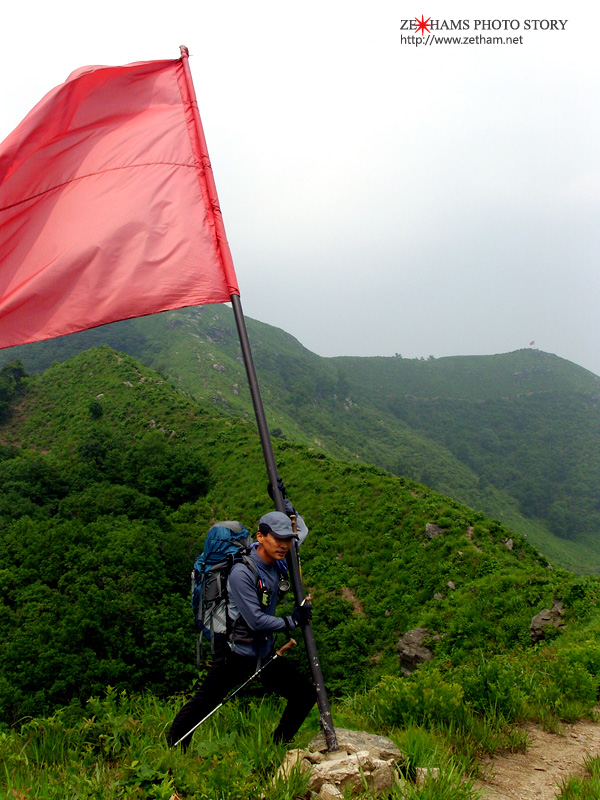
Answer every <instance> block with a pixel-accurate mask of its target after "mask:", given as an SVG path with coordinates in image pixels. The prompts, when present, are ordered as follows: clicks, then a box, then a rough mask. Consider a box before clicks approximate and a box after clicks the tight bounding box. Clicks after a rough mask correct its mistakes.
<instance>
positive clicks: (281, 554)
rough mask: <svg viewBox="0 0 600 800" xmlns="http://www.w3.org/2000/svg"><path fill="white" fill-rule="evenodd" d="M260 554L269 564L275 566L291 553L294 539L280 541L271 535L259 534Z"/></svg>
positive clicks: (257, 536)
mask: <svg viewBox="0 0 600 800" xmlns="http://www.w3.org/2000/svg"><path fill="white" fill-rule="evenodd" d="M256 538H257V539H258V545H259V546H258V554H259V556H260V557H261V558H262V559H263V561H266V562H267V564H274V563H275V562H276V561H283V559H284V558H285V557H286V556H287V554H288V553H289V552H290V547H291V546H292V539H278V538H277V537H276V536H273V534H271V533H258V534H257V535H256Z"/></svg>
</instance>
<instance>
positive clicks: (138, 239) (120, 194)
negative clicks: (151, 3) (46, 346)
mask: <svg viewBox="0 0 600 800" xmlns="http://www.w3.org/2000/svg"><path fill="white" fill-rule="evenodd" d="M185 58H186V59H187V54H186V56H185ZM205 148H206V146H205V143H204V135H203V133H202V128H201V125H200V120H199V117H198V111H197V107H196V104H195V97H194V95H193V87H192V86H191V79H190V78H189V72H188V69H187V61H186V62H185V63H184V59H178V60H174V61H149V62H142V63H138V64H129V65H127V66H123V67H84V68H82V69H80V70H77V71H76V72H74V73H73V74H72V75H71V76H70V77H69V78H68V79H67V81H66V82H65V83H64V84H62V85H61V86H58V87H57V88H56V89H53V90H52V91H51V92H49V94H47V95H46V97H45V98H44V99H43V100H42V101H41V102H40V103H38V105H37V106H36V107H35V108H34V109H33V110H32V111H31V112H30V113H29V114H28V116H27V117H26V118H25V119H24V120H23V122H22V123H21V124H20V125H19V126H18V127H17V128H16V130H15V131H13V133H12V134H11V135H10V136H9V137H8V138H7V139H6V140H5V141H4V142H3V143H2V144H1V145H0V348H2V347H10V346H12V345H15V344H23V343H25V342H32V341H38V340H40V339H48V338H51V337H53V336H60V335H62V334H66V333H73V332H75V331H79V330H84V329H86V328H92V327H95V326H97V325H103V324H104V323H107V322H114V321H116V320H120V319H128V318H130V317H139V316H143V315H145V314H153V313H155V312H158V311H165V310H168V309H173V308H181V307H183V306H190V305H197V304H202V303H221V302H227V301H228V300H229V299H230V295H231V294H239V291H238V287H237V282H236V277H235V272H234V269H233V264H232V262H231V255H230V253H229V248H228V246H227V242H226V240H225V237H224V231H223V227H222V221H221V217H220V210H219V208H218V201H217V198H216V192H215V190H214V182H213V181H212V173H211V169H210V162H209V161H208V155H207V153H206V152H205Z"/></svg>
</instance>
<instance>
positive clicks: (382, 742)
mask: <svg viewBox="0 0 600 800" xmlns="http://www.w3.org/2000/svg"><path fill="white" fill-rule="evenodd" d="M335 735H336V738H337V742H338V747H339V749H340V750H345V751H346V752H347V753H358V752H359V751H360V750H368V751H370V752H372V753H373V755H374V757H375V758H380V759H382V760H383V761H389V760H390V759H395V760H396V761H398V762H403V761H404V756H403V755H402V752H401V751H400V750H399V749H398V747H397V746H396V745H395V744H394V743H393V742H392V741H391V739H388V738H387V737H385V736H378V735H377V734H375V733H365V732H364V731H350V730H347V729H346V728H336V729H335ZM308 749H309V750H310V751H311V752H312V751H314V750H316V751H317V752H319V753H326V754H327V756H332V755H334V754H333V753H327V744H326V742H325V735H324V734H323V733H319V734H317V736H315V738H314V739H312V740H311V742H310V743H309V745H308ZM337 752H339V751H337Z"/></svg>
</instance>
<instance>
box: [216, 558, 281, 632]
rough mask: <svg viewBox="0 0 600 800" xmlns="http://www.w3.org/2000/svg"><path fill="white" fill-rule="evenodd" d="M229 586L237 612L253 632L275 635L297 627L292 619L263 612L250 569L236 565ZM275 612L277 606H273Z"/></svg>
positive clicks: (254, 579)
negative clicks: (277, 632)
mask: <svg viewBox="0 0 600 800" xmlns="http://www.w3.org/2000/svg"><path fill="white" fill-rule="evenodd" d="M227 585H228V589H229V594H230V597H231V599H232V600H233V602H234V603H235V606H236V608H237V610H238V611H239V613H240V614H241V615H242V617H243V618H244V620H245V621H246V623H247V624H248V625H249V626H250V628H251V629H252V630H253V631H265V632H273V633H275V632H276V631H286V630H289V629H290V628H294V627H295V622H294V620H293V619H292V618H291V617H289V618H286V617H276V616H274V615H273V614H268V613H266V612H265V611H263V609H262V608H261V607H260V603H259V601H258V594H257V591H256V578H255V576H254V573H252V572H251V571H250V570H249V569H248V567H246V566H244V565H243V564H236V565H235V566H234V568H233V569H232V570H231V572H230V574H229V581H228V584H227ZM276 602H277V601H276V600H275V603H276ZM274 610H275V606H274V605H273V611H274ZM286 622H287V624H286Z"/></svg>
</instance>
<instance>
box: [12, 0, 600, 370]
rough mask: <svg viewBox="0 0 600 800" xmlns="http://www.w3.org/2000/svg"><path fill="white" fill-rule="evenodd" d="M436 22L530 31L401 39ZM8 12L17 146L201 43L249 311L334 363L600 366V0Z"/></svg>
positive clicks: (215, 155)
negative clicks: (538, 352) (145, 67)
mask: <svg viewBox="0 0 600 800" xmlns="http://www.w3.org/2000/svg"><path fill="white" fill-rule="evenodd" d="M421 15H423V16H424V18H425V19H427V18H432V19H434V20H439V21H441V20H446V21H447V22H448V24H450V21H451V20H453V21H454V22H455V23H457V22H458V20H462V21H463V22H462V27H463V30H460V31H454V32H452V31H444V30H439V29H438V30H437V31H435V30H434V31H432V34H435V35H436V36H460V37H461V38H462V37H476V36H486V37H487V36H490V37H491V36H495V37H507V36H510V37H515V38H518V37H522V39H521V41H520V42H517V43H511V44H506V43H503V44H485V43H479V42H478V43H472V44H439V43H433V44H429V45H426V44H425V43H422V44H420V45H418V46H417V45H415V44H414V43H412V42H411V39H412V40H413V41H414V40H415V39H417V38H418V39H422V38H423V37H421V35H420V34H415V31H414V30H413V31H411V30H401V27H402V24H403V23H402V20H404V19H406V20H410V19H414V18H415V17H419V18H420V17H421ZM2 16H3V22H2V33H1V34H0V44H1V47H0V65H1V67H2V74H3V79H2V82H1V88H0V94H1V102H0V139H3V138H4V137H5V136H6V135H7V134H8V133H9V132H10V131H11V130H12V129H13V128H14V127H15V126H16V125H17V123H18V122H19V121H20V120H21V119H22V118H23V117H24V116H25V114H26V113H27V112H28V111H29V110H30V108H31V107H32V106H33V105H35V103H37V101H38V100H40V99H41V97H42V96H43V95H44V94H45V93H46V92H47V91H48V90H49V89H51V88H52V87H53V86H55V85H57V84H59V83H62V82H63V81H64V80H65V78H66V77H67V75H68V74H69V73H70V72H72V71H73V70H74V69H76V68H77V67H80V66H84V65H87V64H120V63H128V62H132V61H141V60H151V59H164V58H177V57H178V56H179V45H180V44H186V45H187V46H188V48H189V51H190V66H191V69H192V74H193V77H194V83H195V87H196V93H197V95H198V102H199V106H200V113H201V116H202V120H203V124H204V128H205V133H206V138H207V142H208V148H209V152H210V155H211V160H212V163H213V169H214V174H215V178H216V183H217V189H218V191H219V195H220V200H221V207H222V210H223V216H224V220H225V226H226V229H227V234H228V238H229V241H230V245H231V250H232V253H233V258H234V262H235V265H236V271H237V275H238V279H239V285H240V290H241V296H242V303H243V306H244V310H245V312H246V314H247V315H248V316H250V317H254V318H256V319H259V320H261V321H264V322H268V323H270V324H273V325H276V326H278V327H281V328H284V329H285V330H286V331H288V332H289V333H291V334H293V335H294V336H296V337H297V338H298V339H299V340H300V341H301V342H302V344H304V345H305V346H306V347H308V348H309V349H310V350H313V351H314V352H316V353H319V354H320V355H324V356H333V355H383V356H389V355H394V354H395V353H400V354H402V355H403V356H405V357H418V356H425V357H427V356H428V355H435V356H436V357H439V356H447V355H464V354H488V353H502V352H508V351H511V350H516V349H520V348H522V347H528V346H529V343H530V342H531V341H535V346H536V347H539V348H541V349H542V350H546V351H549V352H552V353H556V354H557V355H559V356H562V357H563V358H567V359H569V360H571V361H574V362H576V363H577V364H580V365H582V366H584V367H586V368H588V369H590V370H592V371H593V372H595V373H596V374H600V348H599V347H598V344H599V336H598V331H599V324H598V314H599V307H600V278H599V276H598V268H597V261H598V252H599V246H598V239H599V236H598V209H599V202H598V198H599V185H600V169H599V166H600V156H599V146H598V142H599V139H600V136H599V134H600V131H599V130H598V128H599V119H600V111H599V105H598V98H599V91H598V89H599V72H600V70H599V63H600V60H599V59H598V55H597V52H598V46H599V43H598V37H599V36H600V26H599V25H598V22H599V17H600V12H599V11H598V7H597V5H591V4H589V3H586V4H585V5H584V4H583V2H581V1H580V0H576V1H575V2H571V3H569V4H567V3H564V2H562V3H556V2H544V3H542V2H540V0H536V2H520V3H506V2H503V3H481V2H478V3H475V2H459V1H458V0H457V1H456V2H454V1H453V0H450V2H449V0H445V2H438V1H436V2H431V1H430V0H428V2H427V3H420V4H417V5H415V4H413V3H407V2H388V0H370V2H369V3H366V2H364V3H351V2H328V0H321V1H320V2H314V1H313V0H305V2H302V3H293V4H292V3H289V2H285V1H284V0H277V2H271V1H270V0H269V2H266V1H265V0H254V2H252V0H243V1H242V0H222V2H220V3H217V2H214V0H211V2H205V0H194V2H188V0H179V2H177V3H169V2H162V3H160V4H159V3H156V2H154V0H151V1H150V2H144V3H141V2H140V3H138V2H130V0H121V1H120V2H115V1H114V0H104V1H103V2H102V3H101V4H85V3H81V2H77V3H75V2H65V1H64V0H62V1H61V0H58V2H57V3H55V4H51V3H46V4H41V3H36V4H35V5H33V6H31V5H29V4H19V5H17V4H16V3H12V4H10V7H9V8H3V12H2ZM494 20H498V21H499V22H492V21H494ZM504 20H511V21H512V22H511V23H510V25H512V27H510V25H509V29H508V30H504V29H503V28H504V23H503V21H504ZM527 20H530V22H529V30H527V29H526V25H527V22H526V21H527ZM532 20H548V21H549V22H548V25H549V26H550V25H551V23H550V21H551V20H562V22H557V23H556V26H555V27H556V28H558V29H555V30H551V29H549V30H533V27H534V23H533V22H531V21H532ZM565 20H566V22H565ZM477 21H479V23H478V24H477ZM466 23H468V25H469V27H468V29H465V28H466ZM563 23H565V24H564V29H562V24H563ZM498 24H499V25H501V26H502V29H500V30H493V29H492V30H486V29H485V26H486V25H490V26H493V25H496V26H498ZM476 25H477V27H476ZM538 25H542V26H545V25H544V23H538ZM403 36H404V37H405V41H403V40H402V37H403ZM406 37H410V38H409V39H408V41H406ZM430 41H432V40H430Z"/></svg>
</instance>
